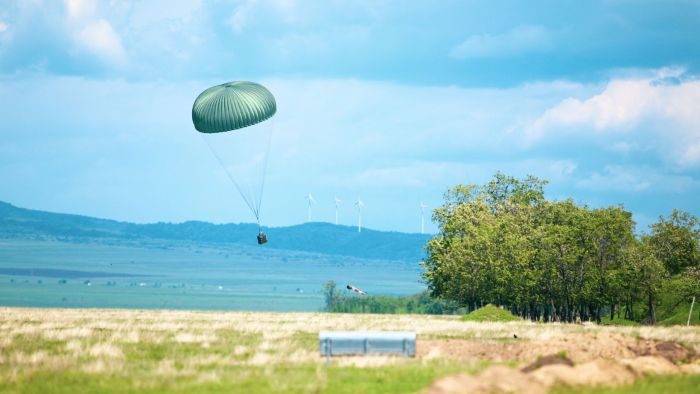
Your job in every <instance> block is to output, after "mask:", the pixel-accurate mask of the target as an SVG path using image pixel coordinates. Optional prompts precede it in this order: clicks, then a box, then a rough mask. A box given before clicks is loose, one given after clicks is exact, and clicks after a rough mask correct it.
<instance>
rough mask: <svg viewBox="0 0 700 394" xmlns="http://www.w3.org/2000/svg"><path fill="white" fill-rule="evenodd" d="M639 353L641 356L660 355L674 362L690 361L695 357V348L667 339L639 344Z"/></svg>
mask: <svg viewBox="0 0 700 394" xmlns="http://www.w3.org/2000/svg"><path fill="white" fill-rule="evenodd" d="M639 354H640V355H642V356H660V357H663V358H665V359H667V360H668V361H670V362H672V363H674V364H678V363H679V362H690V361H692V360H694V359H695V358H697V354H696V353H695V350H693V349H688V348H686V347H684V346H682V345H679V344H677V343H675V342H668V341H666V342H657V343H654V342H647V343H645V344H643V345H642V346H640V349H639Z"/></svg>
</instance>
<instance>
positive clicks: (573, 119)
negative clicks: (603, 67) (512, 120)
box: [524, 69, 700, 166]
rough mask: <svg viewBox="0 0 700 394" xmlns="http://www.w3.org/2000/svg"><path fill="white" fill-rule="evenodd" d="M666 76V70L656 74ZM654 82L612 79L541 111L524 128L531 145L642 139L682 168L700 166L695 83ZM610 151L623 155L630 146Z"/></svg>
mask: <svg viewBox="0 0 700 394" xmlns="http://www.w3.org/2000/svg"><path fill="white" fill-rule="evenodd" d="M661 74H662V75H660V77H662V78H668V74H669V72H668V69H664V70H662V72H661ZM655 81H658V79H655V78H645V79H623V80H613V81H611V82H610V83H608V85H607V86H606V87H605V88H604V90H603V91H602V92H601V93H599V94H596V95H594V96H592V97H590V98H587V99H577V98H567V99H564V100H562V101H561V102H559V103H558V104H557V105H554V106H552V107H550V108H549V109H547V110H546V111H544V112H543V113H542V115H541V116H539V117H538V118H537V119H536V120H535V121H533V122H531V123H530V124H529V125H527V126H526V127H525V129H524V141H525V142H526V144H533V143H535V142H537V141H539V140H541V139H543V138H545V136H546V135H548V134H561V133H584V134H592V135H606V134H609V135H630V136H634V135H642V134H643V133H645V134H649V133H651V135H652V136H653V138H654V139H656V140H657V146H656V150H657V151H659V150H663V151H661V152H659V153H660V154H662V155H664V156H665V157H667V158H668V159H670V160H671V161H673V162H675V163H676V164H678V165H681V166H695V165H698V164H700V111H699V110H698V108H700V80H687V81H680V82H679V83H674V84H660V83H655ZM610 145H611V147H612V149H614V150H618V151H623V152H628V151H629V149H630V148H631V147H632V146H633V145H632V144H629V143H620V142H614V143H611V144H610Z"/></svg>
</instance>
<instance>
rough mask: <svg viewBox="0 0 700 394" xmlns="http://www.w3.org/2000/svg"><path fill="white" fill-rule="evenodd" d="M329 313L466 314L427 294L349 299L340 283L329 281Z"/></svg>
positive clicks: (325, 292) (326, 289)
mask: <svg viewBox="0 0 700 394" xmlns="http://www.w3.org/2000/svg"><path fill="white" fill-rule="evenodd" d="M322 293H323V297H324V308H323V310H324V311H325V312H336V313H382V314H404V313H415V314H429V315H453V314H461V313H464V308H461V307H460V305H459V304H458V303H456V302H454V301H451V300H443V299H439V298H434V297H431V296H430V294H429V293H428V292H427V291H424V292H421V293H418V294H414V295H408V296H387V295H376V296H358V295H355V294H350V295H346V294H344V292H342V291H340V290H338V287H337V285H336V282H335V281H333V280H329V281H327V282H325V283H323V285H322Z"/></svg>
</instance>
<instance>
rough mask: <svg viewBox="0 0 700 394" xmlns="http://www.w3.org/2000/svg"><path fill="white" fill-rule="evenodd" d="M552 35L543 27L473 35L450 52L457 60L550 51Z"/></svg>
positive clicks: (534, 26)
mask: <svg viewBox="0 0 700 394" xmlns="http://www.w3.org/2000/svg"><path fill="white" fill-rule="evenodd" d="M553 41H554V39H553V35H552V33H551V32H550V31H549V30H547V29H546V28H544V27H542V26H537V25H522V26H517V27H514V28H513V29H511V30H509V31H507V32H504V33H500V34H477V35H473V36H471V37H469V38H467V39H466V40H464V41H462V42H461V43H460V44H458V45H456V46H454V47H453V48H452V50H450V53H449V56H450V57H452V58H455V59H467V58H495V57H505V56H511V55H517V54H521V53H525V52H539V51H544V50H547V49H550V48H551V47H552V44H553Z"/></svg>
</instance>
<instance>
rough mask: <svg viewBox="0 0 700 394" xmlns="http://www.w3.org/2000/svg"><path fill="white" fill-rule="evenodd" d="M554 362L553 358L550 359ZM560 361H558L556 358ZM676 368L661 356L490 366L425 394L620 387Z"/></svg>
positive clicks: (526, 392)
mask: <svg viewBox="0 0 700 394" xmlns="http://www.w3.org/2000/svg"><path fill="white" fill-rule="evenodd" d="M552 360H554V359H552ZM560 360H561V358H560ZM679 371H680V370H679V368H678V367H677V366H676V365H674V364H673V363H671V362H670V361H668V360H667V359H665V358H663V357H658V356H656V357H655V356H643V357H637V358H633V359H626V360H622V361H621V362H616V361H611V360H594V361H589V362H586V363H582V364H578V365H574V366H571V365H566V364H562V363H556V364H550V365H544V366H542V367H539V368H537V369H535V370H533V371H532V372H529V373H526V372H523V371H519V370H517V369H515V368H508V367H505V366H494V367H490V368H487V369H486V370H484V371H482V372H481V373H479V374H478V375H475V376H469V375H466V374H458V375H453V376H448V377H445V378H442V379H440V380H438V381H436V382H435V383H433V385H432V386H430V387H429V388H427V389H426V390H425V393H426V394H456V393H475V394H479V393H523V394H541V393H546V392H547V391H548V390H549V389H550V388H551V387H552V386H554V385H566V386H570V387H579V386H606V387H614V386H622V385H628V384H631V383H633V382H634V380H635V379H636V378H638V377H642V376H646V375H647V374H650V373H652V374H663V373H678V372H679Z"/></svg>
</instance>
